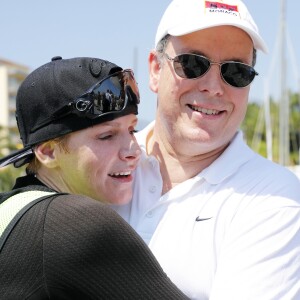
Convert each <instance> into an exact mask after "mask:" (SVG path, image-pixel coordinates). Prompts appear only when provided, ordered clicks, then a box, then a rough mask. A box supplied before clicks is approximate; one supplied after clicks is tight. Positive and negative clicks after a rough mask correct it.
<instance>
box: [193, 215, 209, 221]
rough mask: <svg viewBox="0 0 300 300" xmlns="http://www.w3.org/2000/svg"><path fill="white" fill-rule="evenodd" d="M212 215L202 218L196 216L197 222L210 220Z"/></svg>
mask: <svg viewBox="0 0 300 300" xmlns="http://www.w3.org/2000/svg"><path fill="white" fill-rule="evenodd" d="M211 218H212V217H210V218H200V217H199V216H198V217H197V218H196V220H195V221H196V222H201V221H206V220H210V219H211Z"/></svg>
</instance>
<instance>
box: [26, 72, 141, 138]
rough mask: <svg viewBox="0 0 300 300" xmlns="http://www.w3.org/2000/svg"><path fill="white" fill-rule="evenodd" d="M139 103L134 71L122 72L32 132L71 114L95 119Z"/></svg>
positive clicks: (106, 80)
mask: <svg viewBox="0 0 300 300" xmlns="http://www.w3.org/2000/svg"><path fill="white" fill-rule="evenodd" d="M139 103H140V95H139V89H138V86H137V83H136V81H135V78H134V75H133V71H132V70H130V69H127V70H122V71H119V72H116V73H113V74H111V75H109V76H107V77H106V78H104V79H102V80H101V81H99V82H98V83H96V84H95V85H93V86H92V87H91V88H89V89H88V91H86V92H85V93H84V94H83V95H81V96H80V97H79V98H77V99H76V100H74V101H71V102H69V103H68V104H67V105H65V106H63V107H62V108H60V109H59V110H57V111H56V112H54V113H53V114H52V116H51V118H47V119H46V120H44V121H43V122H41V123H39V124H37V126H35V127H34V128H32V130H31V132H34V131H35V130H37V129H39V128H41V127H44V126H45V125H48V124H50V123H51V122H53V121H56V120H59V119H62V118H64V117H65V116H67V115H70V114H76V115H78V116H79V117H85V118H89V119H95V118H98V117H100V116H104V115H107V114H111V113H116V112H121V111H123V110H124V109H125V108H126V107H127V105H129V104H135V105H137V104H139Z"/></svg>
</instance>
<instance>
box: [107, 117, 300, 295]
mask: <svg viewBox="0 0 300 300" xmlns="http://www.w3.org/2000/svg"><path fill="white" fill-rule="evenodd" d="M152 127H153V123H152V124H150V125H149V126H148V127H147V128H145V129H144V130H143V131H141V132H140V133H139V134H138V135H137V136H138V140H139V143H140V145H141V147H142V148H143V149H144V150H145V142H146V136H147V134H148V132H149V131H150V130H151V129H152ZM135 176H136V179H135V181H136V182H135V187H134V198H133V200H132V202H131V203H130V204H129V205H126V206H114V207H113V208H114V209H115V210H116V211H118V212H119V213H120V215H121V216H123V218H124V219H125V220H126V221H127V222H128V223H129V224H131V225H132V226H133V228H134V229H135V230H136V231H137V232H138V233H139V234H140V235H141V237H142V238H143V239H144V240H145V241H146V242H147V243H148V244H149V247H150V248H151V250H152V251H153V253H154V255H155V256H156V258H157V259H158V261H159V262H160V264H161V266H162V267H163V269H164V270H165V272H166V273H167V274H168V276H169V277H170V279H171V280H172V281H173V282H174V283H175V284H176V285H177V286H178V287H179V288H180V289H181V290H182V291H183V292H184V293H186V295H187V296H189V297H190V298H191V299H210V300H227V299H228V300H235V299H236V300H242V299H251V300H253V299H255V300H258V299H262V300H268V299H270V300H271V299H272V300H276V299H278V300H284V299H286V300H291V299H295V300H296V299H298V300H299V299H300V181H299V179H298V178H297V177H296V176H295V175H294V174H293V173H291V172H290V171H288V170H287V169H286V168H284V167H282V166H279V165H277V164H275V163H272V162H271V161H269V160H267V159H265V158H263V157H261V156H259V155H257V154H256V153H254V152H253V151H252V150H251V149H250V148H249V147H248V146H247V145H246V144H245V143H244V141H243V137H242V133H241V132H239V133H237V135H236V136H235V137H234V139H233V140H232V142H231V144H230V145H229V147H228V148H227V149H226V150H225V152H224V153H223V154H222V155H221V156H220V157H219V158H218V159H217V160H216V161H215V162H214V163H213V164H212V165H210V166H209V167H208V168H206V169H205V170H203V171H202V172H200V173H199V174H198V175H197V176H195V177H194V178H191V179H189V180H187V181H185V182H182V183H181V184H179V185H177V186H175V187H174V188H173V189H172V190H170V191H169V192H168V193H166V194H165V195H163V196H161V190H162V179H161V176H160V172H159V163H158V161H157V160H156V159H155V158H154V157H152V156H149V157H147V155H146V154H145V151H144V154H143V157H142V159H141V163H140V166H139V168H138V169H137V171H136V174H135Z"/></svg>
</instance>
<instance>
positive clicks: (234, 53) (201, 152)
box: [147, 26, 253, 193]
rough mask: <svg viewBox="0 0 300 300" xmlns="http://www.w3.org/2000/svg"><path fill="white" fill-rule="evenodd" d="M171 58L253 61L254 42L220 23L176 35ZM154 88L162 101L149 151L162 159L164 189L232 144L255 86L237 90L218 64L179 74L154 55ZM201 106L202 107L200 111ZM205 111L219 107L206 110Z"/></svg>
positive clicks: (151, 66)
mask: <svg viewBox="0 0 300 300" xmlns="http://www.w3.org/2000/svg"><path fill="white" fill-rule="evenodd" d="M165 52H166V53H168V55H169V56H170V57H174V56H176V55H178V54H182V53H197V54H201V55H204V56H206V57H208V58H209V59H210V60H212V61H215V62H223V61H229V60H231V61H232V60H233V61H239V62H243V63H246V64H249V65H252V58H253V42H252V40H251V38H250V37H249V36H248V35H247V34H246V33H245V32H244V31H243V30H241V29H238V28H236V27H232V26H219V27H214V28H210V29H205V30H201V31H197V32H194V33H190V34H188V35H184V36H179V37H171V38H170V40H169V43H168V45H167V47H166V50H165ZM149 70H150V88H151V90H152V91H153V92H155V93H157V96H158V104H157V113H156V123H155V128H154V132H153V134H152V135H151V136H150V137H148V144H147V151H148V153H149V154H154V155H155V156H157V157H158V159H159V160H160V161H161V173H162V176H163V180H164V190H163V193H165V192H167V191H168V190H169V189H170V188H172V187H174V186H175V185H176V184H178V183H180V182H182V181H184V180H186V179H188V178H191V177H193V176H195V175H196V174H198V173H199V172H200V171H201V170H203V169H204V168H206V167H207V166H208V165H210V164H211V163H212V162H213V161H214V160H215V159H216V158H217V157H218V156H219V155H220V154H221V153H222V152H223V151H224V150H225V149H226V147H227V146H228V143H229V142H230V140H231V139H232V138H233V136H234V135H235V133H236V132H237V130H238V128H239V126H240V124H241V122H242V121H243V119H244V117H245V113H246V109H247V104H248V95H249V86H248V87H245V88H234V87H232V86H230V85H228V84H226V83H225V82H224V81H223V80H222V78H221V76H220V67H219V66H218V65H212V67H211V69H210V70H209V71H208V73H207V74H206V75H204V76H203V77H201V78H198V79H193V80H191V79H183V78H180V77H179V76H178V75H176V73H175V71H174V68H173V63H172V62H171V61H169V60H167V59H162V60H161V61H160V60H159V59H158V58H157V55H156V52H155V51H153V52H151V53H150V55H149ZM199 109H200V111H199ZM201 109H208V110H216V111H217V114H206V113H204V112H201Z"/></svg>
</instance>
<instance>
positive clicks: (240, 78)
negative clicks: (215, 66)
mask: <svg viewBox="0 0 300 300" xmlns="http://www.w3.org/2000/svg"><path fill="white" fill-rule="evenodd" d="M221 74H222V77H223V79H224V81H226V82H227V83H228V84H230V85H231V86H234V87H239V88H241V87H246V86H247V85H249V84H250V83H251V82H252V81H253V79H254V77H255V75H256V72H255V70H254V69H253V68H252V67H251V66H248V65H245V64H243V63H239V62H228V63H224V64H222V65H221Z"/></svg>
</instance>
